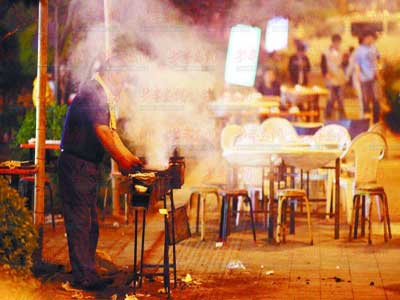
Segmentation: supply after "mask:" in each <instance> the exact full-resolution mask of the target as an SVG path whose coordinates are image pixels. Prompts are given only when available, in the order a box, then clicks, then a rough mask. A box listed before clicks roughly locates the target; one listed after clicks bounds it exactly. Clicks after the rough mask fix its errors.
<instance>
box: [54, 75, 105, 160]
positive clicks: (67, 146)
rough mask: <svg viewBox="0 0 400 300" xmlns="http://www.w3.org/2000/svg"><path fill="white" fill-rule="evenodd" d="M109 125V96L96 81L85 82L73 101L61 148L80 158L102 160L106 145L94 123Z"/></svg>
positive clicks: (66, 121) (66, 120)
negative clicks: (99, 137) (97, 132)
mask: <svg viewBox="0 0 400 300" xmlns="http://www.w3.org/2000/svg"><path fill="white" fill-rule="evenodd" d="M95 125H107V126H108V125H109V112H108V106H107V100H106V96H105V93H104V92H103V90H102V88H101V87H100V86H99V85H98V84H97V83H96V82H95V81H90V82H88V83H86V84H84V85H83V86H82V87H81V89H80V90H79V93H78V94H77V96H76V97H75V99H74V100H73V102H72V104H71V105H70V107H69V109H68V112H67V116H66V119H65V124H64V129H63V134H62V140H61V149H62V150H63V151H64V152H66V153H69V154H73V155H75V156H77V157H79V158H82V159H85V160H88V161H91V162H95V163H99V162H100V161H101V160H102V158H103V155H104V152H105V151H104V148H103V146H102V145H101V143H100V141H99V140H98V138H97V136H96V133H95V130H94V126H95Z"/></svg>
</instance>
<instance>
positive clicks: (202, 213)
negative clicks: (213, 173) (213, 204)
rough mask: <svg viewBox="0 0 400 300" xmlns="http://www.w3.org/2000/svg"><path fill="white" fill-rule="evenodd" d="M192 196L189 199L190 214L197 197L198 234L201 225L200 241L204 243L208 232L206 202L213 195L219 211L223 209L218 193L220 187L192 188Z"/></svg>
mask: <svg viewBox="0 0 400 300" xmlns="http://www.w3.org/2000/svg"><path fill="white" fill-rule="evenodd" d="M191 191H192V192H191V194H190V198H189V209H188V211H189V213H190V211H191V207H192V201H193V199H194V198H195V197H197V207H196V212H197V213H196V232H199V223H200V225H201V227H200V239H201V240H202V241H203V240H204V237H205V231H206V201H207V198H208V197H209V196H211V195H214V196H215V197H216V200H217V204H218V211H219V210H220V209H221V199H220V197H219V193H218V187H213V186H199V187H192V188H191Z"/></svg>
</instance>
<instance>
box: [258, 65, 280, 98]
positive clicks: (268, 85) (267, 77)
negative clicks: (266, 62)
mask: <svg viewBox="0 0 400 300" xmlns="http://www.w3.org/2000/svg"><path fill="white" fill-rule="evenodd" d="M257 90H258V91H259V92H260V93H261V94H263V95H264V96H280V95H281V83H280V82H279V81H278V80H277V78H276V74H275V71H274V70H272V69H267V70H265V72H264V74H263V76H262V81H261V83H260V84H259V85H258V86H257Z"/></svg>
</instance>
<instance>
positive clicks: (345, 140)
mask: <svg viewBox="0 0 400 300" xmlns="http://www.w3.org/2000/svg"><path fill="white" fill-rule="evenodd" d="M313 139H314V141H315V143H316V144H318V143H321V144H322V143H337V144H338V145H339V147H340V149H343V150H346V149H347V148H348V147H349V146H350V143H351V138H350V134H349V132H348V131H347V129H346V128H345V127H343V126H341V125H336V124H330V125H325V126H324V127H322V128H321V129H319V130H318V131H317V132H316V133H315V134H314V136H313Z"/></svg>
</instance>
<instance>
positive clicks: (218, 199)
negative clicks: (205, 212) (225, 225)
mask: <svg viewBox="0 0 400 300" xmlns="http://www.w3.org/2000/svg"><path fill="white" fill-rule="evenodd" d="M212 194H214V195H215V197H216V198H217V211H220V210H221V205H222V204H221V197H220V196H219V194H218V192H214V193H212Z"/></svg>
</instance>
